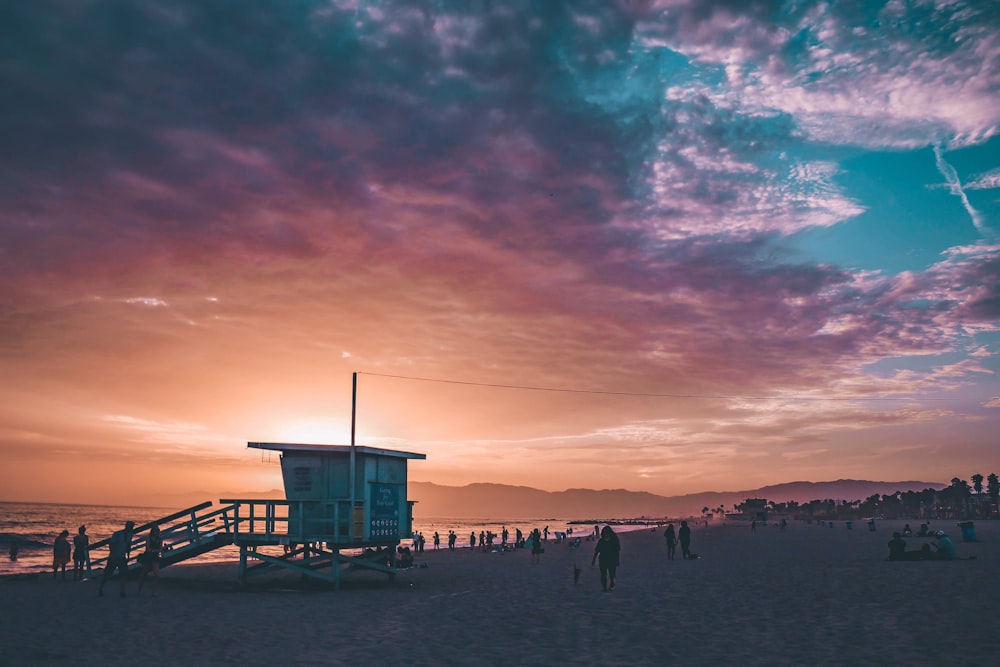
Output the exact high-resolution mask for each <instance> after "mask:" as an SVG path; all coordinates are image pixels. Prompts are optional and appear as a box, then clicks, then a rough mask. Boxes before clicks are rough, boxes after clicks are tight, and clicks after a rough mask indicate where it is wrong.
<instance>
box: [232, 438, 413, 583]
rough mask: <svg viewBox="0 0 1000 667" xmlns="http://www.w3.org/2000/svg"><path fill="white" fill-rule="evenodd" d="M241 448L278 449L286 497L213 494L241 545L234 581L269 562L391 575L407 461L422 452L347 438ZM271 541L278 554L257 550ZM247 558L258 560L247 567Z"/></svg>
mask: <svg viewBox="0 0 1000 667" xmlns="http://www.w3.org/2000/svg"><path fill="white" fill-rule="evenodd" d="M247 447H250V448H254V449H264V450H271V451H277V452H280V454H281V475H282V479H283V480H284V485H285V499H284V500H246V499H223V500H220V501H219V502H220V503H222V504H223V505H228V506H229V508H230V509H231V513H227V514H228V515H229V516H228V517H227V520H228V521H231V522H232V527H231V532H232V535H233V543H234V544H236V545H237V546H239V547H240V578H241V580H245V579H246V577H247V575H248V574H251V573H253V572H254V571H255V570H257V569H265V568H267V567H269V566H278V567H286V568H290V569H293V570H299V571H301V572H302V573H303V574H307V575H310V576H314V577H319V578H321V579H329V580H331V581H333V582H334V583H338V584H339V581H340V574H341V570H342V569H350V568H361V569H371V570H377V571H382V572H385V573H387V574H388V575H389V577H390V579H391V578H392V577H393V576H394V575H395V572H396V547H397V546H398V545H399V543H400V541H401V540H403V539H406V538H409V537H410V536H411V535H412V533H413V504H414V501H411V500H409V499H408V498H407V493H406V480H407V468H406V466H407V461H408V460H410V459H426V458H427V457H426V455H424V454H415V453H412V452H401V451H396V450H390V449H380V448H375V447H358V446H351V445H308V444H290V443H267V442H249V443H247ZM274 545H281V546H282V547H283V548H284V550H285V553H283V554H281V555H274V554H265V553H263V552H261V551H260V547H264V546H274ZM299 556H301V558H299ZM250 559H256V560H258V561H260V562H259V563H257V564H255V565H253V566H248V560H250ZM345 566H346V567H345ZM327 568H329V569H327Z"/></svg>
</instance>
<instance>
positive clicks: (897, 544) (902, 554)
mask: <svg viewBox="0 0 1000 667" xmlns="http://www.w3.org/2000/svg"><path fill="white" fill-rule="evenodd" d="M887 560H906V542H905V541H904V540H903V538H902V536H901V535H900V534H899V533H898V532H897V533H893V534H892V539H891V540H889V558H888V559H887Z"/></svg>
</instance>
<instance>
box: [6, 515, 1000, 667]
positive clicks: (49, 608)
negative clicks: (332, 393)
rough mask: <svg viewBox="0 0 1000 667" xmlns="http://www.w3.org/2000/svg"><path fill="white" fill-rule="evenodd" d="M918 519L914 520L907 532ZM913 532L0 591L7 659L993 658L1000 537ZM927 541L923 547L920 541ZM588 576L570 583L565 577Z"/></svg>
mask: <svg viewBox="0 0 1000 667" xmlns="http://www.w3.org/2000/svg"><path fill="white" fill-rule="evenodd" d="M911 523H912V524H913V525H914V526H915V525H916V524H915V523H913V522H911ZM901 526H902V522H898V523H897V522H884V523H881V524H879V525H878V530H877V531H875V532H870V531H868V530H867V528H866V527H865V526H861V527H860V528H859V527H858V526H855V527H854V529H853V530H847V529H846V527H844V525H843V524H842V523H839V524H837V526H836V527H834V528H827V527H820V526H817V525H815V524H805V523H800V522H792V524H791V525H790V526H789V527H788V529H787V530H785V531H779V530H778V529H777V528H776V527H772V526H766V527H761V528H759V529H758V531H757V533H756V534H751V532H750V529H749V527H748V526H746V525H739V524H732V525H728V526H713V527H710V528H703V527H696V528H695V531H694V538H693V544H692V548H693V550H694V551H695V552H696V553H698V554H700V555H701V558H700V559H698V560H694V561H683V560H680V556H679V555H678V559H677V560H674V561H667V560H666V558H665V551H666V550H665V547H664V543H663V538H662V535H661V534H660V533H659V532H657V533H651V532H649V531H641V532H631V533H623V534H622V535H621V540H622V550H623V551H622V565H621V568H620V571H619V576H618V582H617V588H616V590H614V591H612V592H608V593H603V592H601V589H600V583H599V578H598V571H597V568H591V566H590V556H591V552H592V550H593V546H594V543H593V542H584V543H583V544H582V546H581V547H580V548H579V549H578V550H574V549H571V548H569V547H568V546H567V545H566V544H565V543H564V544H554V543H552V542H551V541H550V542H549V543H548V544H547V548H546V552H545V553H544V554H543V555H542V559H541V563H540V564H537V565H536V564H533V563H532V562H531V557H530V555H529V554H528V553H525V552H522V551H517V552H508V553H481V552H478V551H477V552H470V551H469V550H468V549H460V550H458V551H456V552H449V551H447V550H446V549H442V550H440V551H437V552H434V551H427V552H425V553H424V554H423V555H421V556H419V557H418V561H417V562H418V563H422V564H425V565H426V567H417V568H414V569H410V570H405V571H402V572H400V573H399V575H398V576H397V579H396V582H395V583H392V584H390V583H389V581H388V579H387V577H386V576H385V575H381V574H375V573H353V574H352V575H351V576H349V577H347V578H345V579H344V582H343V586H342V588H341V590H339V591H334V590H332V589H330V588H329V587H326V586H322V585H320V586H317V585H315V584H311V583H310V584H306V585H304V584H303V583H302V582H301V581H300V579H299V577H298V576H296V575H294V574H285V573H283V574H279V575H274V576H271V575H268V576H266V577H265V576H262V577H259V578H255V579H251V580H250V583H249V584H248V585H246V586H244V585H241V584H239V583H238V582H237V581H236V565H235V564H232V565H229V564H210V565H199V564H197V561H196V560H195V561H194V564H190V565H178V566H174V567H171V568H167V569H165V570H163V572H162V574H161V577H162V578H161V581H160V583H159V586H158V588H157V590H156V592H157V597H155V598H153V597H151V596H150V595H148V592H147V591H145V590H144V591H143V595H142V596H141V597H140V596H136V594H135V589H136V585H135V583H130V584H129V587H128V594H129V596H128V597H127V598H125V599H122V598H120V597H118V589H117V583H116V582H112V583H111V584H110V585H109V587H107V588H106V589H105V597H103V598H98V597H97V584H96V582H93V581H88V582H77V583H74V582H66V583H63V582H56V581H53V580H52V579H51V575H48V574H45V575H42V576H40V577H39V578H38V579H36V580H31V581H24V580H10V579H8V580H3V581H0V650H2V654H0V665H56V664H58V665H67V664H84V665H86V664H102V665H137V664H138V665H144V666H149V665H208V664H234V665H235V664H240V665H270V666H281V667H284V666H289V665H323V664H340V663H346V662H348V661H364V663H363V664H386V665H401V664H408V665H425V664H431V663H438V664H455V665H467V664H478V665H484V664H485V665H499V664H511V665H543V664H544V665H554V664H555V665H558V664H563V663H567V664H577V665H589V664H602V665H618V664H628V665H663V664H679V665H702V664H716V665H732V664H739V665H810V664H811V665H863V664H876V663H877V664H893V665H930V664H942V663H943V664H951V663H957V662H959V661H962V662H966V661H970V662H982V663H984V664H986V663H987V662H988V661H994V660H995V659H996V658H997V656H1000V637H998V633H997V632H996V629H995V627H996V623H995V621H994V615H995V613H996V608H995V604H996V601H997V600H998V599H1000V597H998V594H1000V579H998V576H997V574H998V569H1000V568H998V563H1000V525H998V524H997V522H982V521H980V522H976V530H977V534H978V538H979V541H978V542H975V543H965V542H962V541H961V535H960V531H959V530H958V529H957V528H956V527H955V523H954V522H953V521H952V522H944V521H936V522H934V523H933V527H935V528H946V529H948V531H949V533H950V534H951V535H952V537H953V538H954V539H955V542H956V545H957V547H958V551H959V555H961V556H970V555H975V556H977V558H976V560H963V561H955V562H888V561H885V560H884V558H885V557H886V555H887V554H888V550H887V548H886V546H885V545H886V542H887V541H888V540H889V538H890V537H891V532H892V530H893V529H898V528H900V527H901ZM924 541H925V540H922V539H918V538H912V539H910V540H909V541H908V546H909V548H919V546H920V544H922V543H923V542H924ZM574 563H575V564H577V565H579V566H580V567H581V568H582V569H583V573H582V577H581V580H580V583H578V584H574V583H573V576H572V573H573V565H574Z"/></svg>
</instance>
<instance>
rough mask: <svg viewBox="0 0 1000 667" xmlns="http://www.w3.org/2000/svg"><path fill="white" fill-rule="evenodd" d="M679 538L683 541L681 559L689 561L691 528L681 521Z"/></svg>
mask: <svg viewBox="0 0 1000 667" xmlns="http://www.w3.org/2000/svg"><path fill="white" fill-rule="evenodd" d="M678 537H679V538H680V541H681V557H682V558H683V559H684V560H689V559H690V558H691V528H690V527H689V526H688V522H687V521H681V529H680V530H679V531H678Z"/></svg>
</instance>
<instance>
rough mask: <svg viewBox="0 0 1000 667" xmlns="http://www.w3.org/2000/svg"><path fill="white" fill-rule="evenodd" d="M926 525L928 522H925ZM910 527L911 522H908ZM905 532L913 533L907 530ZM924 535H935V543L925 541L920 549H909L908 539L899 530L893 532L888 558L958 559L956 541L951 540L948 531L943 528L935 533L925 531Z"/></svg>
mask: <svg viewBox="0 0 1000 667" xmlns="http://www.w3.org/2000/svg"><path fill="white" fill-rule="evenodd" d="M924 526H926V524H924ZM907 528H909V524H907ZM905 531H906V529H904V534H912V531H911V532H910V533H906V532H905ZM920 536H923V537H933V538H934V539H935V543H934V544H933V545H932V544H929V543H925V544H924V545H923V546H922V547H921V548H920V549H917V550H910V551H907V549H906V541H905V540H904V539H903V535H902V534H900V533H899V532H895V533H893V534H892V539H891V540H889V557H888V558H887V559H886V560H956V559H957V558H958V552H957V551H956V550H955V543H954V542H952V541H951V538H950V537H948V535H947V533H945V532H944V531H943V530H938V531H935V532H934V533H933V534H931V533H928V532H927V531H924V532H923V534H922V535H920Z"/></svg>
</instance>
